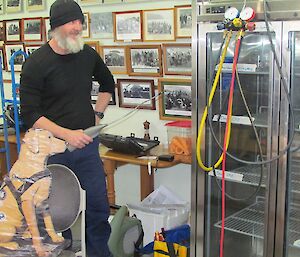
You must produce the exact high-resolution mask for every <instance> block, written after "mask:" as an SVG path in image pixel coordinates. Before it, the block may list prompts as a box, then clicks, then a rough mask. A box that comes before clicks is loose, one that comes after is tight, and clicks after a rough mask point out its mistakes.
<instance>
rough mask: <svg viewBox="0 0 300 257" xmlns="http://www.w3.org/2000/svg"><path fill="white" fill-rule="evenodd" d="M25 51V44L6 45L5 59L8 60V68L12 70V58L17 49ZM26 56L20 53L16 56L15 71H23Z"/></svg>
mask: <svg viewBox="0 0 300 257" xmlns="http://www.w3.org/2000/svg"><path fill="white" fill-rule="evenodd" d="M20 50H21V51H23V52H24V45H23V44H11V45H4V55H5V61H6V70H7V71H11V67H10V63H9V61H10V59H11V57H12V55H13V54H14V53H15V52H17V51H20ZM24 61H25V58H24V55H23V54H18V55H16V56H15V58H14V70H15V71H21V70H22V64H23V63H24Z"/></svg>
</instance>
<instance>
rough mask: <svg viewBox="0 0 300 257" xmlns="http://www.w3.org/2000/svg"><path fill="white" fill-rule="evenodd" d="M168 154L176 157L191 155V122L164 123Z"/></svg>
mask: <svg viewBox="0 0 300 257" xmlns="http://www.w3.org/2000/svg"><path fill="white" fill-rule="evenodd" d="M165 126H166V127H167V133H168V148H169V152H170V153H172V154H177V155H191V154H192V137H191V133H192V132H191V127H192V122H191V121H173V122H169V123H166V124H165Z"/></svg>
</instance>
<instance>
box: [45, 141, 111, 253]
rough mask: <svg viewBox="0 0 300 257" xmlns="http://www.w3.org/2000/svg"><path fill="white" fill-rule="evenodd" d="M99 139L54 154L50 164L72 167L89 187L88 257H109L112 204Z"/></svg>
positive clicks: (83, 184)
mask: <svg viewBox="0 0 300 257" xmlns="http://www.w3.org/2000/svg"><path fill="white" fill-rule="evenodd" d="M98 146H99V139H98V138H96V139H94V141H93V142H92V143H90V144H89V145H87V146H86V147H84V148H82V149H77V150H75V151H73V152H69V151H68V150H66V151H65V152H64V153H62V154H57V155H54V156H51V157H50V158H49V160H48V164H62V165H65V166H67V167H68V168H70V169H71V170H72V171H73V172H74V173H75V174H76V176H77V178H78V179H79V181H80V184H81V187H82V188H83V189H84V190H86V198H87V205H86V248H87V255H88V256H89V257H109V256H111V253H110V251H109V249H108V245H107V242H108V239H109V236H110V232H111V228H110V225H109V223H108V217H109V204H108V198H107V191H106V181H105V173H104V169H103V163H102V160H101V159H100V156H99V151H98Z"/></svg>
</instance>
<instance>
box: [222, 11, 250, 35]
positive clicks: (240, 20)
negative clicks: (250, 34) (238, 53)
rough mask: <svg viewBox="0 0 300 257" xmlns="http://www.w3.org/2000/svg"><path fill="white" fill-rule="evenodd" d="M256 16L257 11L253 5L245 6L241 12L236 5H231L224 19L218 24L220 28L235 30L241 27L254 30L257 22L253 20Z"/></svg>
mask: <svg viewBox="0 0 300 257" xmlns="http://www.w3.org/2000/svg"><path fill="white" fill-rule="evenodd" d="M254 17H255V12H254V10H253V9H252V8H251V7H245V8H243V9H242V11H241V12H239V11H238V9H237V8H235V7H230V8H228V9H227V10H226V11H225V14H224V18H225V19H224V21H223V22H220V23H218V24H217V28H218V30H223V29H227V30H233V31H238V30H240V29H244V30H249V31H253V30H254V29H255V23H254V22H251V20H253V18H254Z"/></svg>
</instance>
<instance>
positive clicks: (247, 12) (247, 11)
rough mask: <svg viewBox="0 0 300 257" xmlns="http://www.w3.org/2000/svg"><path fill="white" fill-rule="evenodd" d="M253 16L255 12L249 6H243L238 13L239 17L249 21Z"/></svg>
mask: <svg viewBox="0 0 300 257" xmlns="http://www.w3.org/2000/svg"><path fill="white" fill-rule="evenodd" d="M254 17H255V12H254V10H253V9H252V8H251V7H246V8H244V9H243V10H242V11H241V13H240V18H241V19H242V20H243V21H251V20H252V19H253V18H254Z"/></svg>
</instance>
